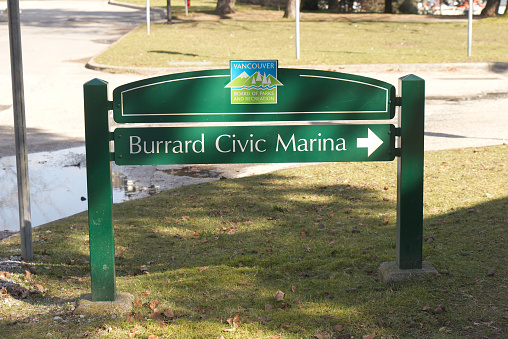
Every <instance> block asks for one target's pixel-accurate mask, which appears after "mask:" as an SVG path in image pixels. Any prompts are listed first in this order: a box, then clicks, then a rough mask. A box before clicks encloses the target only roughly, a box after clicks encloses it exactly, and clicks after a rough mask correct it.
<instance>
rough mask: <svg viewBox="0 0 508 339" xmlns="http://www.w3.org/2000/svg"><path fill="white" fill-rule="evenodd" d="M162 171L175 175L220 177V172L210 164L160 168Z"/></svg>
mask: <svg viewBox="0 0 508 339" xmlns="http://www.w3.org/2000/svg"><path fill="white" fill-rule="evenodd" d="M161 171H162V172H164V173H167V174H169V175H176V176H186V177H191V178H218V179H219V178H220V177H221V176H222V173H220V172H218V171H217V168H216V167H212V166H199V167H194V166H184V167H177V168H171V169H162V170H161Z"/></svg>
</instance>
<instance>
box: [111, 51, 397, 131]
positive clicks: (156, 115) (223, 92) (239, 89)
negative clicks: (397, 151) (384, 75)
mask: <svg viewBox="0 0 508 339" xmlns="http://www.w3.org/2000/svg"><path fill="white" fill-rule="evenodd" d="M272 62H273V63H274V68H265V69H263V70H262V71H259V69H261V67H260V66H259V67H258V66H256V67H255V68H254V66H253V65H256V63H254V64H253V63H250V64H249V63H245V62H244V63H243V64H235V63H233V62H232V67H234V65H237V66H238V65H241V66H243V68H241V69H236V70H237V71H239V70H241V71H242V72H241V73H239V74H236V73H235V72H234V71H235V68H233V69H232V70H231V71H230V70H229V69H219V70H208V71H199V72H188V73H180V74H171V75H165V76H161V77H155V78H150V79H145V80H140V81H136V82H132V83H129V84H125V85H123V86H120V87H117V88H116V89H115V90H114V91H113V113H114V119H115V121H116V122H118V123H150V122H238V121H326V120H379V119H391V118H393V117H394V115H395V87H394V86H393V85H391V84H388V83H385V82H383V81H380V80H376V79H371V78H366V77H362V76H357V75H352V74H344V73H337V72H327V71H316V70H302V69H285V68H281V69H278V70H277V68H276V66H277V65H276V61H272ZM237 63H239V62H237ZM258 63H261V62H258ZM265 63H266V62H265ZM238 67H240V66H238ZM249 67H250V69H249ZM271 69H275V70H277V72H276V73H274V75H273V74H271V73H269V71H270V70H271ZM367 97H368V98H369V99H368V100H366V99H365V98H367Z"/></svg>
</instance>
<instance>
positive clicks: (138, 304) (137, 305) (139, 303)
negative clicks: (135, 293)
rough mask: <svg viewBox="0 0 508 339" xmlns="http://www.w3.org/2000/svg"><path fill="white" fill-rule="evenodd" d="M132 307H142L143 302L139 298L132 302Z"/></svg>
mask: <svg viewBox="0 0 508 339" xmlns="http://www.w3.org/2000/svg"><path fill="white" fill-rule="evenodd" d="M134 306H135V307H141V306H143V300H141V298H137V299H136V300H134Z"/></svg>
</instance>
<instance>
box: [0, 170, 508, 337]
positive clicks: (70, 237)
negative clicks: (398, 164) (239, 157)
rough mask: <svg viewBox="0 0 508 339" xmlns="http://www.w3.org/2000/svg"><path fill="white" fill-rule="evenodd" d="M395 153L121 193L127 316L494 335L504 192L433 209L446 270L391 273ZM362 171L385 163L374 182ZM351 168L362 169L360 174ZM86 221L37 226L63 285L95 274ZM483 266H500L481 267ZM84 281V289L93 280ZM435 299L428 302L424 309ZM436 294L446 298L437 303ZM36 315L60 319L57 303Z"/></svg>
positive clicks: (183, 325) (220, 324) (210, 329)
mask: <svg viewBox="0 0 508 339" xmlns="http://www.w3.org/2000/svg"><path fill="white" fill-rule="evenodd" d="M393 165H394V164H393V163H390V164H388V165H387V166H377V165H372V166H374V167H369V168H367V167H366V166H362V165H361V164H356V165H355V166H350V167H349V169H347V170H346V169H344V168H345V167H343V166H336V167H333V166H322V165H321V166H318V167H315V168H312V169H311V170H306V171H301V172H300V171H299V170H298V169H295V170H286V171H283V172H278V173H276V174H268V175H262V176H257V177H250V178H243V179H236V180H221V181H217V182H214V183H208V184H200V185H195V186H186V187H181V188H179V189H176V190H172V191H167V192H164V193H161V194H159V195H156V196H154V197H150V198H147V199H143V200H139V201H134V202H128V203H123V204H120V205H116V206H115V208H114V215H115V218H117V219H115V239H116V243H115V249H116V265H117V267H116V268H117V276H118V278H117V284H118V288H119V290H121V291H122V292H129V293H132V294H133V295H135V296H136V297H137V298H140V299H141V300H142V302H143V306H140V307H136V308H135V309H134V313H133V316H136V315H138V314H140V315H141V317H139V318H136V319H137V320H135V323H136V325H137V326H141V327H145V328H147V329H151V327H150V326H151V325H150V321H148V320H147V318H149V314H152V313H153V309H152V310H151V309H150V308H148V307H147V306H146V304H145V303H149V302H153V301H154V300H157V301H158V302H159V305H158V309H160V310H161V312H162V310H164V309H169V310H172V311H173V312H174V315H175V317H174V318H173V317H164V316H161V317H162V319H159V322H164V323H165V324H166V325H171V326H168V327H166V328H159V329H153V330H151V331H152V332H154V333H155V332H156V333H157V334H158V335H170V336H172V337H181V338H190V337H210V338H212V337H213V338H215V337H218V336H219V335H221V333H222V332H221V331H222V329H224V328H225V327H228V326H229V325H228V324H227V323H226V322H225V320H226V319H228V318H233V317H234V316H235V315H238V316H239V317H240V319H241V322H242V325H241V326H240V327H239V328H238V335H240V337H241V334H240V332H241V331H246V332H244V334H245V337H248V336H251V335H252V333H256V331H258V330H262V331H264V333H265V334H266V335H275V334H277V333H283V334H284V337H288V338H297V337H298V338H300V337H308V338H310V337H312V336H313V335H315V334H326V335H330V336H333V337H339V338H342V337H344V338H346V337H349V336H350V335H351V334H354V335H355V336H357V335H366V334H369V333H374V332H375V333H378V334H380V335H392V336H401V337H413V336H419V337H429V336H436V335H438V334H439V333H440V332H443V333H442V334H443V335H444V336H443V337H446V335H448V334H449V335H451V334H453V335H455V336H456V337H463V338H474V337H478V336H487V337H489V336H496V335H500V334H501V333H503V331H505V330H506V326H505V325H503V318H502V308H503V305H506V302H507V300H506V295H504V294H503V293H502V291H503V288H502V286H503V284H506V275H505V274H503V273H502V272H503V270H504V269H503V262H504V259H505V258H506V254H507V253H506V252H507V250H506V246H505V242H504V237H505V233H506V224H507V223H506V221H507V218H506V214H505V208H506V205H507V203H508V198H506V197H505V198H501V199H496V200H491V201H489V202H486V203H482V204H477V205H475V206H472V207H468V208H453V209H452V210H450V211H436V213H433V214H431V215H430V216H428V217H427V218H426V219H425V220H424V224H425V226H424V235H425V239H426V240H425V242H424V260H428V261H430V262H431V263H432V264H434V265H435V267H436V268H437V269H438V270H440V271H441V272H442V273H443V274H442V275H440V276H438V277H432V278H429V279H427V280H423V281H419V282H404V283H397V284H393V285H389V286H388V285H384V284H382V283H380V282H378V281H377V268H378V267H379V265H380V264H381V263H382V262H385V261H392V260H394V259H395V204H396V198H395V195H396V193H395V180H394V178H393V176H394V168H393V167H394V166H393ZM364 172H370V176H372V175H373V173H375V174H376V175H377V177H378V178H379V179H380V180H378V181H377V182H378V183H377V184H376V185H377V186H376V185H374V184H372V183H371V182H369V181H367V180H368V178H369V175H368V174H366V173H364ZM345 178H354V179H353V180H354V184H349V183H348V181H349V179H345ZM379 183H382V184H381V185H382V186H378V185H379ZM86 223H87V220H86V216H85V215H83V214H82V215H78V216H76V217H74V218H71V219H67V220H65V221H64V222H55V223H53V224H52V225H51V227H50V228H41V229H40V230H39V229H38V230H37V231H36V239H38V241H36V249H35V251H34V252H35V253H36V255H38V256H39V257H41V256H43V257H44V259H43V262H44V263H41V264H36V265H37V267H38V270H39V273H38V275H39V277H38V279H41V280H44V281H47V283H48V284H53V286H56V285H58V286H59V288H63V289H67V290H72V289H73V288H75V287H76V285H77V284H76V281H77V280H78V279H81V280H87V278H86V275H87V272H88V265H87V264H86V262H87V260H88V256H87V241H86V232H87V227H86ZM71 227H72V229H71ZM46 230H51V234H48V233H46ZM431 238H432V241H431V240H429V239H431ZM71 260H72V261H71ZM71 262H73V264H72V265H71V264H70V263H71ZM39 265H40V266H39ZM44 266H50V267H51V269H50V270H45V269H44V268H43V267H44ZM488 268H491V269H493V270H494V271H495V272H499V274H495V275H492V276H489V275H487V272H486V270H487V269H488ZM78 286H79V288H80V291H82V292H88V291H87V289H88V288H89V285H88V282H86V283H83V282H81V285H78ZM277 290H281V291H283V292H285V298H284V300H280V301H276V300H275V299H274V295H275V293H276V291H277ZM147 292H148V293H149V294H147ZM49 293H51V294H52V295H54V294H55V293H57V292H56V291H53V290H52V291H50V292H49ZM74 293H79V292H76V291H74ZM62 300H64V302H65V301H73V300H74V297H70V298H63V299H62ZM28 301H29V302H31V303H34V304H37V303H38V302H40V299H32V298H29V299H28ZM427 305H430V306H431V307H432V309H431V310H430V311H422V310H423V309H424V308H425V306H427ZM437 305H443V307H444V310H445V311H442V312H437V311H436V312H434V309H437ZM440 308H441V307H440ZM441 309H443V308H441ZM66 316H67V319H71V320H70V321H69V322H73V325H72V326H74V327H72V326H71V327H70V328H71V330H72V331H78V332H85V331H94V330H97V328H99V329H100V328H104V327H105V326H107V324H110V323H111V319H105V320H101V319H98V320H97V321H95V322H94V323H92V324H85V323H77V322H76V321H75V319H76V318H74V320H73V318H72V316H71V315H68V314H67V315H66ZM38 317H40V319H41V320H40V321H42V322H46V323H50V322H52V321H53V320H52V317H53V315H43V314H40V315H38ZM1 322H2V323H0V328H4V329H6V331H7V332H6V333H9V334H10V335H13V336H14V335H18V336H19V335H21V334H23V332H22V331H23V328H25V327H27V326H28V325H30V324H29V320H23V321H19V320H13V318H9V319H4V320H2V321H1ZM69 322H68V323H67V326H70V324H69ZM152 323H155V322H152ZM190 323H192V324H194V325H192V326H191V325H189V324H190ZM474 323H476V324H479V323H481V324H483V323H488V324H490V325H489V326H487V325H485V326H484V325H474ZM14 325H15V326H14ZM32 325H33V324H32ZM337 325H340V326H342V328H344V330H340V331H339V330H338V329H339V327H336V326H337ZM115 326H117V327H120V328H122V327H123V328H124V329H125V330H127V329H128V328H130V327H132V326H133V324H130V323H126V322H125V318H122V319H118V320H117V321H116V322H115ZM154 326H155V325H154ZM189 326H190V327H194V328H195V327H199V328H201V329H200V330H199V331H197V332H196V333H194V332H193V333H191V334H189V333H187V336H186V335H185V334H181V332H178V331H184V332H183V333H185V331H189V328H190V327H189ZM443 328H445V330H442V329H443ZM71 330H69V331H71ZM445 331H449V332H445ZM78 332H74V333H78ZM63 333H71V332H63ZM179 333H180V334H179ZM249 333H250V334H249ZM193 334H195V336H193ZM225 336H226V335H225Z"/></svg>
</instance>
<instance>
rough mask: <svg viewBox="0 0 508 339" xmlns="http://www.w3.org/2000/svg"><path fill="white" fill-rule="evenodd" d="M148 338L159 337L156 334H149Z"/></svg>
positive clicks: (157, 338) (156, 338)
mask: <svg viewBox="0 0 508 339" xmlns="http://www.w3.org/2000/svg"><path fill="white" fill-rule="evenodd" d="M148 339H159V337H158V336H156V335H155V334H150V335H149V336H148Z"/></svg>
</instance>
